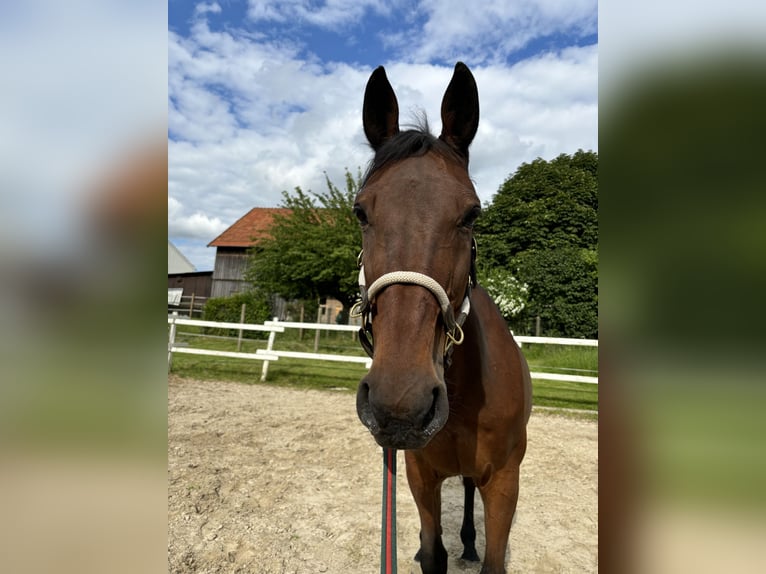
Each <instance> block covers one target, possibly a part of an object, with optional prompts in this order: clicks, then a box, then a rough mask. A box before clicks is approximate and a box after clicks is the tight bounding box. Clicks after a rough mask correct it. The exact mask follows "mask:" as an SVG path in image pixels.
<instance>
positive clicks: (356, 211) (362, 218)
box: [354, 205, 368, 225]
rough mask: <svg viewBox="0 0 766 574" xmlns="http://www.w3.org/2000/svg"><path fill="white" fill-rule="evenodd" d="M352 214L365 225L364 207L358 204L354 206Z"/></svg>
mask: <svg viewBox="0 0 766 574" xmlns="http://www.w3.org/2000/svg"><path fill="white" fill-rule="evenodd" d="M354 215H355V216H356V218H357V219H358V220H359V223H361V224H362V225H367V223H368V222H367V214H366V213H365V212H364V209H362V208H361V207H360V206H359V205H355V206H354Z"/></svg>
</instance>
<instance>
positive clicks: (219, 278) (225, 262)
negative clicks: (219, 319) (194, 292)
mask: <svg viewBox="0 0 766 574" xmlns="http://www.w3.org/2000/svg"><path fill="white" fill-rule="evenodd" d="M247 260H248V255H247V251H246V250H245V249H244V248H238V247H218V248H216V255H215V267H214V269H213V287H212V292H211V297H228V296H229V295H232V294H233V293H239V292H241V291H245V290H246V289H247V287H248V283H247V282H246V281H245V280H244V275H245V270H246V269H247Z"/></svg>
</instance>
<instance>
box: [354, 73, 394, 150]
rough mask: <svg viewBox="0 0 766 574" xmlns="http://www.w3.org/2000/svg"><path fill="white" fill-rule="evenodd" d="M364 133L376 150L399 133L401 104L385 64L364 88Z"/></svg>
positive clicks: (373, 74)
mask: <svg viewBox="0 0 766 574" xmlns="http://www.w3.org/2000/svg"><path fill="white" fill-rule="evenodd" d="M362 123H363V125H364V135H366V136H367V141H368V142H370V145H371V146H372V149H374V150H375V151H377V150H378V148H380V146H382V145H383V144H384V143H385V142H386V140H388V139H389V138H390V137H391V136H394V135H396V134H398V133H399V104H398V103H397V101H396V94H394V89H393V88H392V87H391V84H390V83H389V81H388V78H387V77H386V71H385V70H384V69H383V66H378V68H377V69H376V70H375V71H374V72H373V73H372V75H371V76H370V79H369V80H368V81H367V88H366V89H365V90H364V107H363V111H362Z"/></svg>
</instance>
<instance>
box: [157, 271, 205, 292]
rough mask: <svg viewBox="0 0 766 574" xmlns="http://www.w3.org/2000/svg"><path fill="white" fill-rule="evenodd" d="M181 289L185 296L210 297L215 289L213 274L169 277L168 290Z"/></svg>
mask: <svg viewBox="0 0 766 574" xmlns="http://www.w3.org/2000/svg"><path fill="white" fill-rule="evenodd" d="M173 288H181V289H183V290H184V296H191V295H194V296H195V297H210V293H211V292H212V288H213V274H212V273H211V272H207V273H174V274H172V275H168V289H173Z"/></svg>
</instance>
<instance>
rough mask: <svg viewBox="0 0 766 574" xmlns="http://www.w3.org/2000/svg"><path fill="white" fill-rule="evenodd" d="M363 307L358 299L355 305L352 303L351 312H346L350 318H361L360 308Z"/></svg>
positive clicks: (362, 311)
mask: <svg viewBox="0 0 766 574" xmlns="http://www.w3.org/2000/svg"><path fill="white" fill-rule="evenodd" d="M363 305H364V301H362V300H361V299H359V301H357V302H356V303H354V304H353V305H352V306H351V310H350V311H349V312H348V314H349V316H350V317H354V318H357V317H361V316H362V315H363V314H364V309H362V306H363Z"/></svg>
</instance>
